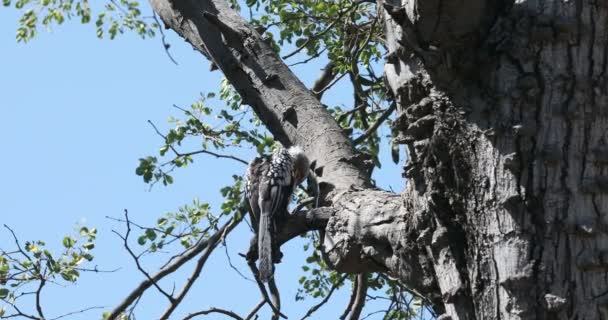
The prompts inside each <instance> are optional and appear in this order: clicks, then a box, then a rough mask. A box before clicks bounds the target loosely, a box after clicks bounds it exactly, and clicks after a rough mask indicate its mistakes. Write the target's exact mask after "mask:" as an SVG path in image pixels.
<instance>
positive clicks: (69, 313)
mask: <svg viewBox="0 0 608 320" xmlns="http://www.w3.org/2000/svg"><path fill="white" fill-rule="evenodd" d="M105 308H106V307H102V306H98V307H88V308H85V309H82V310H77V311H72V312H68V313H66V314H63V315H60V316H58V317H55V318H51V319H49V320H58V319H61V318H65V317H69V316H73V315H75V314H79V313H85V312H87V311H90V310H95V309H105Z"/></svg>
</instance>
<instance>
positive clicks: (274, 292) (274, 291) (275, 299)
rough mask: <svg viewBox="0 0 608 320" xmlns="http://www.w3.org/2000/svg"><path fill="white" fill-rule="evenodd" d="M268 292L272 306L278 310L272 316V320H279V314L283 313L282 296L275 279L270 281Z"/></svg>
mask: <svg viewBox="0 0 608 320" xmlns="http://www.w3.org/2000/svg"><path fill="white" fill-rule="evenodd" d="M268 290H269V291H270V297H271V298H272V304H273V305H275V306H276V307H277V310H276V311H275V312H274V314H273V315H272V320H279V314H280V313H281V294H280V293H279V288H277V284H276V282H275V281H274V277H271V278H270V280H268Z"/></svg>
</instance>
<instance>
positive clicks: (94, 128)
mask: <svg viewBox="0 0 608 320" xmlns="http://www.w3.org/2000/svg"><path fill="white" fill-rule="evenodd" d="M143 5H144V10H143V11H144V14H145V13H146V12H150V9H149V8H148V7H147V3H145V2H144V4H143ZM18 19H19V13H18V12H17V11H16V10H14V9H7V8H2V9H0V44H1V46H0V48H2V49H1V50H0V88H1V89H0V91H1V92H2V94H1V95H0V111H1V113H0V114H1V117H0V136H1V137H2V139H3V144H2V148H3V151H2V152H1V153H0V168H2V169H3V172H2V176H3V177H2V183H1V184H0V200H1V201H0V222H1V223H4V224H7V225H10V226H11V227H12V228H13V229H14V230H15V231H16V232H17V234H18V235H19V237H20V238H21V239H23V240H37V239H41V240H45V241H46V242H47V243H48V244H49V246H50V247H51V248H52V249H56V250H58V249H59V248H60V246H61V239H62V237H63V236H64V235H66V234H69V233H72V232H73V231H74V228H75V227H74V226H75V225H77V224H80V225H83V224H84V225H87V226H92V227H96V228H97V229H98V230H99V233H98V240H97V246H96V249H95V250H94V252H93V253H94V254H95V257H96V258H95V260H94V262H93V265H98V266H99V267H100V268H102V269H115V268H120V270H119V271H117V272H115V273H109V274H101V275H100V274H84V275H83V276H82V278H81V279H80V280H79V282H78V285H77V286H67V287H59V286H50V287H49V288H48V291H46V292H45V294H44V296H43V301H45V302H44V304H45V306H46V308H47V310H48V311H47V316H48V317H49V318H51V317H54V316H58V315H60V314H62V313H65V312H69V311H73V310H77V309H81V308H84V307H90V306H105V307H106V309H111V308H112V307H113V306H114V305H116V304H117V303H118V302H119V301H120V300H122V299H123V298H124V297H125V296H126V294H127V293H128V292H129V291H130V290H131V289H132V288H133V287H134V286H135V285H136V284H137V283H139V281H141V279H142V276H141V275H140V274H139V273H138V272H137V271H136V270H135V268H134V265H133V263H132V261H131V260H130V257H129V256H128V255H127V253H126V252H125V251H124V250H123V249H122V244H121V240H120V239H119V238H117V237H116V235H114V234H113V233H112V232H111V230H113V229H115V230H122V226H121V225H120V224H117V223H114V222H112V221H110V220H108V219H107V218H106V216H113V217H120V216H121V215H122V212H123V209H128V210H129V213H130V215H131V217H132V219H133V220H135V221H137V222H139V223H141V224H145V225H151V224H153V223H154V221H156V218H157V217H159V216H161V215H163V214H165V213H166V212H169V211H174V210H175V209H176V208H177V207H179V206H181V205H183V204H187V203H190V202H191V201H192V199H194V198H199V199H201V201H206V202H210V203H211V204H212V206H213V208H218V207H219V203H220V200H221V198H220V194H219V191H218V189H219V188H220V187H222V186H225V185H229V184H230V183H231V181H232V178H231V175H232V174H242V172H243V170H244V169H245V168H244V166H243V165H241V164H238V163H236V162H231V161H226V160H217V159H214V158H209V157H204V156H201V157H198V158H196V160H195V164H194V166H192V167H190V168H189V169H187V170H179V171H178V172H176V174H175V175H174V177H175V183H174V184H173V185H171V186H170V187H163V186H162V185H157V186H155V187H154V188H153V189H152V190H149V186H148V185H146V184H144V183H143V181H142V179H141V178H140V177H138V176H136V175H135V174H134V171H135V168H136V166H137V160H138V158H140V157H143V156H146V155H153V154H155V153H157V150H158V148H159V147H160V146H161V145H162V143H161V140H160V139H159V137H158V136H157V135H156V134H155V133H154V131H153V130H152V128H151V127H150V125H149V124H148V123H147V120H151V121H153V122H154V123H156V124H157V125H158V126H159V127H160V128H161V130H163V129H164V130H166V129H168V128H170V125H169V124H168V123H167V121H166V120H167V118H168V117H169V116H180V113H179V111H178V110H177V109H175V108H173V107H172V105H173V104H177V105H180V106H188V105H189V104H190V103H192V102H193V101H195V100H196V98H197V97H198V95H199V93H200V92H209V91H215V90H217V88H218V84H219V81H220V79H221V74H220V73H219V72H209V71H208V69H209V63H208V61H206V60H205V59H204V57H203V56H201V55H200V54H198V53H197V52H195V51H194V50H192V48H191V47H190V46H189V45H188V44H187V43H185V42H184V41H183V40H182V39H181V38H179V37H177V36H175V35H174V33H173V32H171V31H167V35H168V40H169V42H170V43H171V44H172V48H171V52H172V54H173V56H174V57H175V59H176V60H177V61H178V63H179V65H177V66H176V65H174V64H173V63H172V62H171V61H170V60H169V59H168V58H167V56H166V54H165V52H164V50H163V49H162V45H161V42H160V39H159V38H154V39H152V40H141V39H139V38H138V37H137V36H135V35H131V34H125V35H123V36H119V37H118V38H117V39H116V40H113V41H110V40H98V39H97V38H96V37H95V30H94V27H93V26H92V25H87V26H83V25H80V24H79V23H78V22H76V21H74V22H72V21H68V22H67V23H66V24H64V25H62V26H60V27H58V28H55V29H54V30H53V31H52V32H45V31H44V30H42V32H40V34H39V35H38V36H37V37H36V38H35V39H34V40H33V41H31V42H30V43H27V44H25V45H24V44H18V43H16V41H15V36H14V35H15V30H16V27H17V24H18V22H17V21H18ZM294 61H297V60H294ZM322 65H323V63H322V61H320V62H317V63H315V64H313V65H307V66H300V67H296V68H294V71H295V72H296V73H297V74H298V76H300V77H301V79H302V80H303V81H304V82H305V83H306V84H307V85H309V86H310V84H311V83H312V82H313V81H314V79H315V77H316V76H317V75H318V73H319V72H320V69H321V67H322ZM351 101H352V93H351V92H350V91H349V90H348V89H347V87H346V86H345V85H344V84H342V85H339V86H337V87H336V89H334V90H333V91H332V92H331V94H327V95H326V100H324V102H325V103H327V104H341V103H343V104H344V105H346V106H349V105H350V103H351ZM215 106H216V107H221V105H220V104H216V105H215ZM385 134H386V132H385ZM384 149H385V150H383V152H384V154H385V155H384V156H383V159H385V160H386V161H384V163H385V166H384V167H383V169H382V170H381V171H379V172H377V173H376V175H375V178H376V179H377V181H378V183H379V185H380V186H382V187H385V188H388V187H389V186H390V187H392V188H393V189H394V190H395V191H399V190H401V189H402V188H403V180H402V178H401V177H400V168H399V166H395V165H393V164H392V162H391V161H390V160H389V159H390V156H389V155H388V154H387V152H388V150H386V149H387V147H386V146H385V147H384ZM239 153H240V154H239V155H240V156H242V157H243V158H247V159H248V158H250V157H251V156H253V154H254V153H253V151H251V150H241V151H239ZM250 237H251V233H250V231H249V229H248V228H247V226H246V225H245V224H241V226H239V228H238V229H237V230H236V231H235V232H233V234H232V235H231V236H230V237H229V239H228V246H229V252H230V254H231V257H232V260H233V263H234V264H235V265H236V266H237V267H239V268H240V269H241V270H243V271H244V272H245V273H246V274H247V273H248V269H247V268H246V266H245V264H244V263H243V261H242V260H243V259H242V258H240V257H239V256H238V255H237V252H245V251H246V248H247V246H248V243H249V238H250ZM11 246H12V244H11V241H10V238H9V234H8V232H6V231H5V230H4V229H2V230H0V247H2V248H4V249H8V248H10V247H11ZM220 249H221V250H217V252H216V253H214V254H213V256H212V258H211V259H210V261H209V262H208V263H207V265H206V266H205V269H204V271H203V275H202V276H201V278H200V279H199V281H198V282H197V284H196V285H195V287H194V289H193V291H192V292H191V293H190V295H189V297H188V298H186V301H185V302H184V303H183V305H182V307H180V309H179V310H178V312H177V313H176V317H175V318H176V319H179V318H180V317H178V316H177V315H184V314H185V313H187V312H191V311H196V310H201V309H206V308H208V307H211V306H217V307H223V308H227V309H231V310H233V311H235V312H237V313H240V314H245V313H247V312H248V311H249V310H250V309H251V308H252V307H253V306H254V305H255V304H256V303H257V302H258V301H259V293H258V289H257V287H256V285H255V284H253V283H251V282H249V281H247V280H244V279H242V278H241V277H240V276H239V275H238V274H237V273H236V272H234V271H233V270H232V269H230V268H228V267H227V262H226V255H225V254H224V250H223V248H220ZM283 252H284V253H285V258H284V259H283V263H281V264H280V265H279V266H278V270H277V277H278V283H279V286H280V288H281V293H282V298H283V305H284V310H285V313H287V314H289V315H292V317H291V318H298V317H301V315H303V314H304V313H305V312H306V310H307V309H308V308H309V307H310V306H311V305H312V304H314V303H316V301H313V300H312V299H307V300H305V301H304V302H295V301H294V298H293V297H294V296H295V293H296V290H297V288H298V284H297V279H298V277H299V276H300V275H301V268H300V266H301V265H302V264H303V262H304V261H303V257H304V256H303V254H302V242H301V241H299V240H298V241H292V242H290V243H288V244H287V245H285V247H284V249H283ZM166 257H167V256H165V258H166ZM147 262H148V263H149V265H150V266H154V265H155V264H157V263H158V260H154V259H151V260H149V261H147ZM186 269H187V270H185V271H186V272H181V273H179V274H177V275H176V276H177V277H175V281H176V282H175V284H176V285H177V287H178V288H179V287H180V286H181V281H179V280H180V279H182V280H183V279H184V278H185V276H186V275H187V274H188V273H189V272H190V269H191V266H188V267H187V268H186ZM150 270H153V268H150ZM164 284H165V285H166V286H167V287H169V288H170V287H171V286H172V282H165V283H164ZM348 295H349V292H348V290H342V292H341V293H340V294H338V295H337V297H336V300H335V301H333V302H332V303H331V304H329V305H327V306H325V307H324V308H322V309H321V310H320V311H318V313H317V314H316V316H314V317H313V319H331V318H334V317H335V315H336V314H339V313H340V312H341V311H342V309H343V308H344V306H345V305H346V301H347V299H348ZM165 307H166V301H165V300H163V298H161V297H159V296H158V295H157V294H155V293H151V294H148V295H146V296H145V297H144V299H143V300H142V302H140V307H139V308H138V314H139V315H140V317H139V318H138V319H154V318H155V316H156V315H158V314H159V313H160V312H161V311H162V310H164V308H165ZM374 307H375V306H373V305H372V306H370V307H368V308H366V309H365V310H364V312H363V313H364V314H366V313H368V312H372V311H374V310H376V309H379V307H378V308H376V309H374ZM100 314H101V311H92V312H90V313H87V314H84V315H80V316H76V317H73V318H71V319H97V318H99V317H100ZM207 318H210V319H214V318H215V317H207ZM372 319H373V317H372Z"/></svg>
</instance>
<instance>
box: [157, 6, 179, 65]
mask: <svg viewBox="0 0 608 320" xmlns="http://www.w3.org/2000/svg"><path fill="white" fill-rule="evenodd" d="M152 18H154V21H156V24H157V25H158V31H159V32H160V35H161V41H162V42H163V48H164V49H165V52H166V53H167V56H168V57H169V59H170V60H171V62H173V63H174V64H175V65H176V66H177V65H178V63H177V61H175V59H173V56H172V55H171V53H170V52H169V48H171V45H170V44H169V43H167V41H166V37H165V32H164V31H163V26H162V25H161V24H160V21H158V16H157V15H156V12H153V15H152Z"/></svg>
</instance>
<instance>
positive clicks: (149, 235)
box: [146, 229, 156, 241]
mask: <svg viewBox="0 0 608 320" xmlns="http://www.w3.org/2000/svg"><path fill="white" fill-rule="evenodd" d="M146 237H147V238H148V239H150V240H151V241H154V240H156V232H154V230H152V229H147V230H146Z"/></svg>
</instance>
